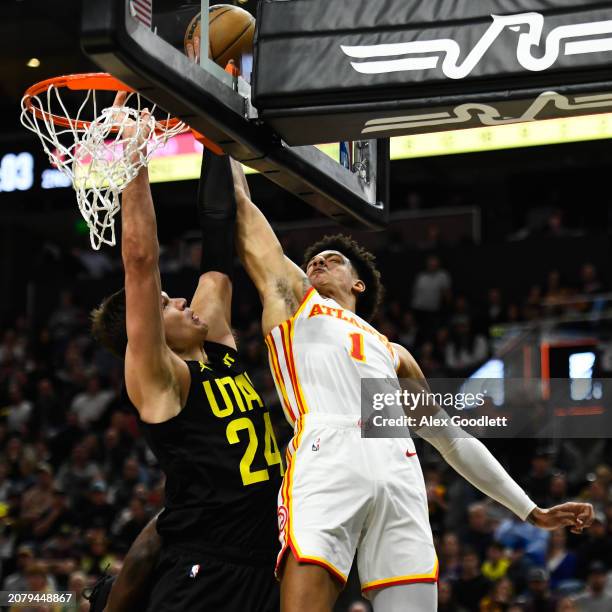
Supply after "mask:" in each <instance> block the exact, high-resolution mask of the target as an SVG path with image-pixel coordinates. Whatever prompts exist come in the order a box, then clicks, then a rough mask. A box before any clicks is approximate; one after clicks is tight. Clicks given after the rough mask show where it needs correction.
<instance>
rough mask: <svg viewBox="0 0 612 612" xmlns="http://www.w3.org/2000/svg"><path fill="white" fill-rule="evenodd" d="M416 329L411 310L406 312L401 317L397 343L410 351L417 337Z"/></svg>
mask: <svg viewBox="0 0 612 612" xmlns="http://www.w3.org/2000/svg"><path fill="white" fill-rule="evenodd" d="M418 332H419V330H418V327H417V324H416V320H415V318H414V314H413V313H412V311H411V310H407V311H406V312H404V314H403V315H402V320H401V324H400V328H399V332H398V334H399V335H398V342H399V344H401V345H402V346H405V347H406V348H407V349H408V350H412V349H413V348H414V346H415V345H416V341H417V336H418Z"/></svg>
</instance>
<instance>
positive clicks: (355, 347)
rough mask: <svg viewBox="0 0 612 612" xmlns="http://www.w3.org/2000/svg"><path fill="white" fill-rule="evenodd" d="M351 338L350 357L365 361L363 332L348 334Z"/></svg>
mask: <svg viewBox="0 0 612 612" xmlns="http://www.w3.org/2000/svg"><path fill="white" fill-rule="evenodd" d="M349 338H350V339H351V357H352V358H353V359H355V360H356V361H365V354H364V352H363V334H358V333H355V334H349Z"/></svg>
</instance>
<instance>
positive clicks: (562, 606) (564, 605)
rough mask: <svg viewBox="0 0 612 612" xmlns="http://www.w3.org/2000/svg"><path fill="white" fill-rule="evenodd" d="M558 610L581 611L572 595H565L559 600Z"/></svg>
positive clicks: (564, 611)
mask: <svg viewBox="0 0 612 612" xmlns="http://www.w3.org/2000/svg"><path fill="white" fill-rule="evenodd" d="M556 612H579V611H578V608H577V607H576V602H575V601H574V600H573V599H572V598H571V597H564V598H563V599H560V600H559V603H558V604H557V611H556Z"/></svg>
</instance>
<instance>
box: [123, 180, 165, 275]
mask: <svg viewBox="0 0 612 612" xmlns="http://www.w3.org/2000/svg"><path fill="white" fill-rule="evenodd" d="M121 255H122V258H123V263H124V265H126V266H129V265H135V264H143V263H146V264H149V265H151V264H154V265H157V261H158V258H159V243H158V240H157V222H156V219H155V209H154V207H153V198H152V197H151V189H150V186H149V177H148V173H147V169H146V168H143V169H142V170H141V171H140V172H139V174H138V176H137V177H136V178H135V179H134V180H133V181H132V182H131V183H130V184H129V185H128V186H127V187H126V189H125V191H124V192H123V201H122V205H121Z"/></svg>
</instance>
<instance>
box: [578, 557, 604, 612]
mask: <svg viewBox="0 0 612 612" xmlns="http://www.w3.org/2000/svg"><path fill="white" fill-rule="evenodd" d="M606 574H607V570H606V566H605V565H604V564H603V563H601V562H599V561H595V562H594V563H592V564H591V565H590V567H589V573H588V577H587V588H586V590H585V591H584V593H581V594H580V595H577V596H576V597H575V598H574V601H575V602H576V607H577V608H578V610H579V612H610V610H612V595H610V594H609V593H606V591H605V588H606Z"/></svg>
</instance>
